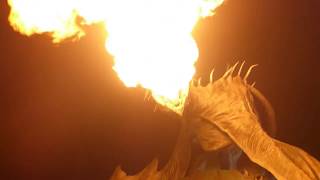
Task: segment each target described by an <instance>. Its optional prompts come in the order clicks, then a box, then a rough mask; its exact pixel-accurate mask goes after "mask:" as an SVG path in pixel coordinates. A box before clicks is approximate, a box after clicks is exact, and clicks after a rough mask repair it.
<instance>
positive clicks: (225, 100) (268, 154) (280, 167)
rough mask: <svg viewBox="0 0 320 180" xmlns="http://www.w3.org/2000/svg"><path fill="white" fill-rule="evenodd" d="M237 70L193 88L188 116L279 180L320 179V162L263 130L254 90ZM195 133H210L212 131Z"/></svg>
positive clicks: (207, 145)
mask: <svg viewBox="0 0 320 180" xmlns="http://www.w3.org/2000/svg"><path fill="white" fill-rule="evenodd" d="M235 67H236V66H234V67H232V68H231V69H230V70H229V71H228V72H227V73H226V74H225V75H224V76H223V77H222V78H220V79H219V80H217V81H215V82H213V83H209V84H208V85H207V86H205V87H203V86H191V88H190V93H189V102H188V103H187V104H186V107H185V116H186V117H189V118H190V117H191V119H200V123H204V124H208V123H209V124H210V123H211V124H212V125H213V126H212V129H214V128H216V127H217V128H218V129H219V130H220V131H221V132H223V133H224V134H226V135H227V136H228V137H229V138H230V139H231V140H232V141H233V142H234V143H236V144H237V145H238V146H239V147H240V148H241V149H242V150H243V151H244V153H246V155H247V156H248V157H249V158H250V159H251V160H252V161H253V162H255V163H257V164H259V165H260V166H262V167H263V168H265V169H267V170H268V171H269V172H271V173H272V174H273V175H274V176H275V177H276V178H277V179H280V180H282V179H283V180H289V179H290V180H301V179H303V180H308V179H310V180H311V179H312V180H314V179H320V163H319V161H317V160H316V159H314V158H313V157H311V156H310V155H308V154H307V153H306V152H304V151H303V150H301V149H299V148H297V147H293V146H291V145H288V144H285V143H282V142H279V141H277V140H275V139H273V138H272V137H270V136H269V135H268V134H267V133H266V132H265V131H264V130H263V129H262V127H261V126H260V123H259V119H258V116H257V115H256V113H255V109H254V105H253V98H252V94H251V92H250V88H251V87H250V86H249V85H248V84H247V82H246V77H247V75H246V77H245V78H244V79H242V78H241V77H240V75H239V73H238V75H236V76H233V75H232V74H233V71H234V69H235ZM198 121H199V120H198ZM198 123H199V122H198ZM211 131H212V130H211ZM212 132H213V131H212ZM214 132H216V131H214ZM196 133H202V134H210V131H207V132H200V131H199V132H196ZM198 140H199V141H200V144H201V145H202V146H203V147H204V149H205V150H210V149H211V150H215V149H217V147H216V144H214V143H213V144H210V143H208V141H209V142H210V140H208V138H207V139H204V138H198ZM220 144H221V143H220ZM210 145H212V146H210Z"/></svg>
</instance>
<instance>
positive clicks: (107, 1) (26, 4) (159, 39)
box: [8, 0, 223, 112]
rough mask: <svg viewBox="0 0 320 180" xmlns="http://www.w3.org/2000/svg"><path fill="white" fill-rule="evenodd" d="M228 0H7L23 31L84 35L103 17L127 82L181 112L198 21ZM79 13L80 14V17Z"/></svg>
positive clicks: (195, 50)
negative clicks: (82, 27) (86, 26)
mask: <svg viewBox="0 0 320 180" xmlns="http://www.w3.org/2000/svg"><path fill="white" fill-rule="evenodd" d="M222 1H223V0H68V1H66V0H8V3H9V5H10V7H11V12H10V16H9V21H10V24H11V25H12V27H13V28H14V29H15V30H16V31H19V32H20V33H22V34H24V35H28V36H29V35H32V34H39V33H50V34H51V35H52V37H53V42H55V43H58V42H60V41H62V40H64V39H66V38H71V37H81V36H83V35H84V34H85V32H84V31H83V30H82V29H81V25H82V24H86V25H88V24H92V23H96V22H103V23H104V24H105V27H106V31H107V32H108V38H107V40H106V48H107V50H108V52H109V53H110V54H112V55H113V56H114V62H115V65H114V70H115V71H116V72H117V74H118V76H119V78H120V79H121V80H122V81H123V82H124V84H125V85H126V86H128V87H134V86H136V85H141V86H142V87H144V88H146V89H149V90H150V91H151V93H152V96H153V97H154V98H155V100H156V101H157V102H158V103H160V104H162V105H165V106H167V107H169V108H171V109H173V110H175V111H176V112H182V110H183V104H184V100H185V97H186V95H187V93H188V87H189V81H190V80H191V79H192V76H193V75H194V72H195V70H194V63H195V61H196V60H197V58H198V48H197V45H196V43H195V41H194V39H193V37H192V35H191V32H192V29H193V27H194V26H195V25H196V23H197V21H198V20H199V19H200V18H202V17H206V16H209V15H211V14H212V11H213V10H214V9H215V8H216V7H217V6H219V5H220V4H221V3H222ZM79 17H81V18H80V19H81V20H80V19H79Z"/></svg>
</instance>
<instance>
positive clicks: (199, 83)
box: [198, 77, 201, 86]
mask: <svg viewBox="0 0 320 180" xmlns="http://www.w3.org/2000/svg"><path fill="white" fill-rule="evenodd" d="M198 86H201V77H200V78H199V79H198Z"/></svg>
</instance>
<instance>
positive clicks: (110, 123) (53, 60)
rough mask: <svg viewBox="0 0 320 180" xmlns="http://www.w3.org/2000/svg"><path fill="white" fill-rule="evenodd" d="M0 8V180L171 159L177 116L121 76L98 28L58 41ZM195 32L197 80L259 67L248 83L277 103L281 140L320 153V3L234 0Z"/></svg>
mask: <svg viewBox="0 0 320 180" xmlns="http://www.w3.org/2000/svg"><path fill="white" fill-rule="evenodd" d="M0 8H1V15H0V18H1V24H0V26H1V30H0V33H1V34H0V38H1V45H0V52H1V53H0V60H1V61H0V62H1V65H0V83H1V88H0V105H1V110H0V120H1V121H0V122H1V125H0V155H1V156H0V163H1V170H0V171H4V172H3V173H0V179H4V180H6V179H15V180H19V179H23V180H24V179H43V180H46V179H68V180H71V179H88V180H89V179H101V180H102V179H107V178H108V177H109V176H110V175H111V173H112V171H113V170H114V168H115V167H116V166H117V165H121V166H122V167H123V169H124V170H125V171H127V172H129V173H135V172H137V171H139V170H141V169H142V168H143V167H144V166H146V164H147V163H149V162H150V161H151V160H152V159H153V158H154V157H158V158H159V159H160V162H161V163H160V164H161V165H163V164H164V163H165V162H166V160H167V159H168V157H169V155H170V152H171V150H172V148H173V145H174V143H175V138H176V136H177V133H178V130H179V123H178V121H177V120H176V119H172V118H170V117H168V115H166V114H164V113H162V112H159V111H156V112H154V106H155V105H154V103H153V102H152V101H145V100H144V90H143V89H140V88H131V89H129V88H126V87H125V86H124V85H123V84H122V82H121V81H120V80H119V79H118V77H117V75H116V73H115V72H114V71H113V70H112V63H113V62H112V58H111V57H110V55H108V54H107V52H106V51H105V48H104V39H105V37H106V34H105V33H104V31H103V29H102V27H101V25H100V26H99V25H95V26H90V27H85V28H86V29H87V35H86V36H85V37H84V38H82V39H81V40H79V41H75V42H73V41H71V40H69V41H65V42H63V43H61V44H52V43H51V39H50V37H49V36H48V35H36V36H32V37H25V36H22V35H20V34H18V33H17V32H14V31H13V30H12V28H11V27H10V26H9V24H8V21H7V17H8V13H9V9H8V6H7V3H6V2H5V1H1V4H0ZM35 8H36V7H35ZM164 12H165V11H164ZM194 37H195V38H196V41H197V42H198V46H199V49H200V58H199V61H198V63H197V64H196V68H197V74H196V77H202V78H203V79H204V82H205V81H207V80H208V77H209V73H210V71H211V69H212V68H213V67H215V68H216V70H217V73H216V74H215V77H216V78H218V77H219V76H220V75H221V74H222V73H223V72H224V71H225V69H226V66H227V64H234V63H235V62H236V61H243V60H245V61H246V63H247V67H248V66H249V65H252V64H259V66H258V68H256V69H255V70H254V72H253V73H252V74H251V76H250V81H252V82H253V81H256V87H257V88H258V89H259V90H261V91H262V92H263V93H264V94H265V96H266V97H267V98H268V99H269V100H270V102H271V103H272V105H273V106H274V109H275V111H276V118H277V124H278V132H277V139H279V140H281V141H284V142H287V143H289V144H292V145H295V146H298V147H300V148H302V149H304V150H305V151H307V152H308V153H310V154H311V155H313V156H315V157H316V158H317V159H320V110H319V108H320V76H319V73H320V1H318V0H304V1H303V0H300V1H298V0H268V1H266V0H247V1H237V0H228V1H226V2H225V4H224V5H223V6H222V7H220V8H218V9H217V11H216V15H215V16H214V17H210V18H207V19H205V20H202V21H201V22H199V24H198V26H197V27H196V28H195V30H194ZM164 72H165V70H164ZM159 83H161V82H159ZM1 176H2V177H1Z"/></svg>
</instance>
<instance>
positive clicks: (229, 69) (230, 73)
mask: <svg viewBox="0 0 320 180" xmlns="http://www.w3.org/2000/svg"><path fill="white" fill-rule="evenodd" d="M232 72H233V70H232V67H231V68H229V66H228V68H227V71H226V72H225V73H224V75H223V76H222V78H227V77H229V76H231V75H232Z"/></svg>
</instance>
